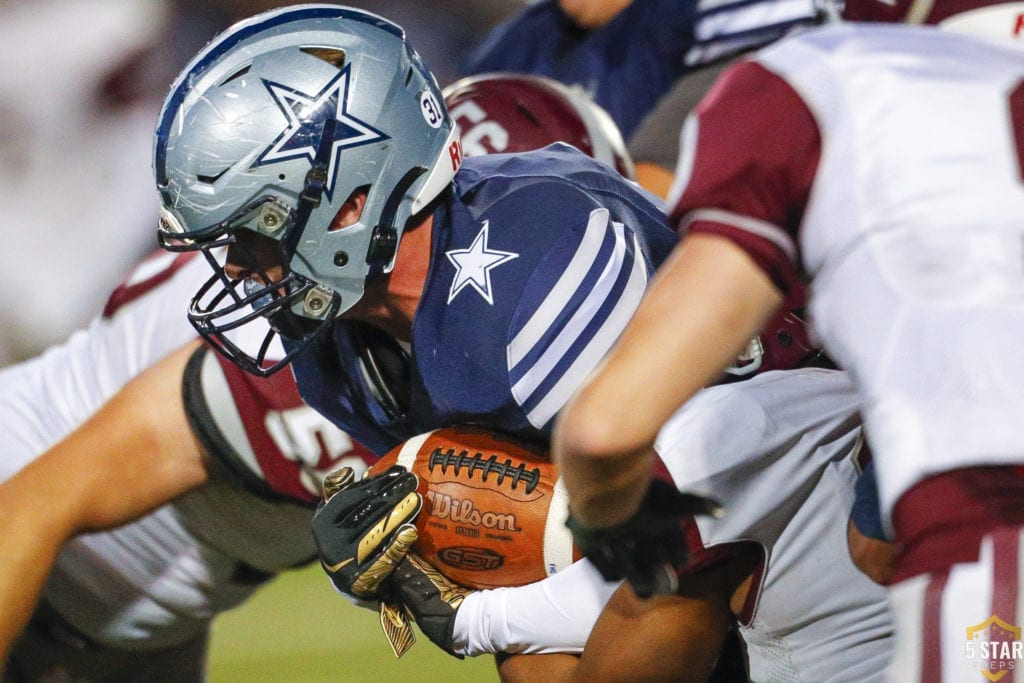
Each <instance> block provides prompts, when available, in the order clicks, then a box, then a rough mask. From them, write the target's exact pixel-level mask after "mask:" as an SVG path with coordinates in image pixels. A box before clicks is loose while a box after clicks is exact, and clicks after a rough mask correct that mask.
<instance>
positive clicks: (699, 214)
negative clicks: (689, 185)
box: [682, 209, 797, 263]
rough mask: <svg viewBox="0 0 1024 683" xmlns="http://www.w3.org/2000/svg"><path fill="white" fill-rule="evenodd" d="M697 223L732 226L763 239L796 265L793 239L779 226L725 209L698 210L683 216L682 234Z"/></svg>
mask: <svg viewBox="0 0 1024 683" xmlns="http://www.w3.org/2000/svg"><path fill="white" fill-rule="evenodd" d="M697 221H708V222H710V223H722V224H724V225H731V226H733V227H735V228H739V229H740V230H744V231H746V232H749V233H751V234H753V235H758V236H759V237H763V238H765V239H766V240H768V241H770V242H772V243H773V244H775V246H777V247H778V248H779V249H781V250H782V251H783V252H784V253H785V254H786V256H787V257H788V258H789V260H790V261H792V262H794V263H796V259H797V256H796V244H795V243H794V242H793V238H792V237H790V236H789V235H788V234H787V233H786V231H785V230H783V229H782V228H780V227H779V226H777V225H772V224H771V223H767V222H765V221H762V220H759V219H757V218H751V217H750V216H744V215H742V214H738V213H733V212H732V211H725V210H723V209H698V210H696V211H691V212H690V213H688V214H686V215H685V216H683V230H682V232H684V233H685V232H686V231H687V229H689V227H690V223H695V222H697Z"/></svg>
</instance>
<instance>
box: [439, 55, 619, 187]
mask: <svg viewBox="0 0 1024 683" xmlns="http://www.w3.org/2000/svg"><path fill="white" fill-rule="evenodd" d="M443 94H444V101H445V104H446V105H447V106H448V113H449V114H450V115H451V117H452V118H453V119H454V120H455V124H456V125H457V126H458V127H459V129H460V131H461V133H462V151H463V153H464V154H465V155H466V156H479V155H483V154H493V153H497V152H527V151H529V150H532V149H539V148H541V147H545V146H547V145H550V144H551V143H553V142H566V143H569V144H570V145H572V146H573V147H576V148H577V149H578V150H580V151H581V152H583V153H584V154H587V155H589V156H592V157H594V158H595V159H597V160H598V161H602V162H604V163H606V164H608V165H609V166H611V167H612V168H614V169H615V170H617V171H618V172H619V173H621V174H622V175H623V176H625V177H627V178H629V179H630V180H635V179H636V172H635V170H634V169H633V160H632V159H631V158H630V156H629V153H628V152H627V151H626V144H625V143H624V142H623V140H622V134H621V133H620V132H619V129H618V126H616V125H615V122H614V121H612V118H611V116H609V115H608V112H606V111H605V110H604V109H602V108H601V107H600V106H599V105H598V104H596V103H595V102H594V101H593V100H591V99H590V98H589V97H588V96H587V95H585V94H583V93H581V92H578V91H576V90H574V89H572V88H569V87H568V86H566V85H563V84H561V83H559V82H558V81H554V80H552V79H550V78H544V77H542V76H533V75H526V74H513V73H488V74H480V75H477V76H469V77H468V78H463V79H462V80H459V81H456V82H455V83H452V84H451V85H449V86H448V87H447V88H445V89H444V93H443Z"/></svg>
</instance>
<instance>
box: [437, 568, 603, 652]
mask: <svg viewBox="0 0 1024 683" xmlns="http://www.w3.org/2000/svg"><path fill="white" fill-rule="evenodd" d="M619 584H620V582H618V581H614V582H609V581H605V580H604V579H603V578H602V577H601V575H600V574H599V573H598V571H597V570H596V569H595V568H594V566H593V565H592V564H590V562H589V561H587V560H580V561H579V562H576V563H574V564H572V565H570V566H568V567H566V568H565V569H563V570H562V571H560V572H558V573H557V574H555V575H554V576H551V577H548V578H547V579H544V580H543V581H537V582H536V583H531V584H527V585H525V586H519V587H516V588H494V589H491V590H482V591H477V592H475V593H471V594H470V595H469V596H467V597H466V600H465V601H464V602H463V603H462V605H461V606H460V607H459V611H458V612H457V613H456V616H455V633H454V645H455V649H456V651H457V652H459V653H460V654H464V655H467V656H476V655H482V654H494V653H497V652H510V653H523V654H544V653H550V652H571V653H579V652H582V651H583V646H584V645H585V644H586V642H587V638H588V637H589V636H590V629H591V628H593V626H594V622H595V621H597V617H598V615H599V614H600V613H601V610H602V609H603V608H604V605H605V603H606V602H608V599H609V598H610V597H611V595H612V593H614V592H615V589H616V588H618V587H619Z"/></svg>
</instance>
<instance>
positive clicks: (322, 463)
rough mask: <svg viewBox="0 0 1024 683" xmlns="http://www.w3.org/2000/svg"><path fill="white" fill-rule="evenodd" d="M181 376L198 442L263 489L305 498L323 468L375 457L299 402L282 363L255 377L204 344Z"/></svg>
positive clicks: (313, 494)
mask: <svg viewBox="0 0 1024 683" xmlns="http://www.w3.org/2000/svg"><path fill="white" fill-rule="evenodd" d="M183 383H184V384H183V391H184V396H185V406H186V412H187V414H188V418H189V422H190V424H191V427H192V429H193V431H194V432H195V433H196V435H197V436H198V437H199V438H200V440H201V441H202V443H203V446H204V448H205V449H206V450H207V452H208V453H209V454H210V455H211V457H213V458H214V459H215V461H217V462H218V463H219V464H221V465H222V466H224V468H225V469H226V470H227V471H229V472H230V473H232V474H233V475H234V476H235V477H237V478H238V479H239V480H240V481H241V482H242V483H243V484H244V485H245V486H246V487H247V488H248V489H250V490H251V491H252V492H254V493H256V494H258V495H261V496H263V497H266V498H269V499H272V500H280V499H285V500H291V501H295V502H301V503H307V504H311V503H313V502H315V501H316V500H317V499H318V497H319V495H320V484H321V482H322V480H323V477H324V476H325V475H326V474H327V473H329V472H330V471H332V470H334V469H337V468H338V467H340V466H342V465H350V466H352V467H353V468H354V469H356V470H357V471H361V470H362V469H363V468H364V467H365V466H366V465H367V464H368V463H369V462H372V461H373V460H374V459H375V458H374V456H373V455H372V454H371V453H370V452H369V450H368V449H366V448H365V447H364V446H362V445H361V444H359V443H356V442H355V441H353V440H352V438H351V437H349V435H348V434H346V433H345V432H343V431H342V430H340V429H338V428H337V427H336V426H334V424H332V423H331V422H330V421H329V420H327V419H326V418H325V417H323V416H322V415H320V414H319V413H317V412H316V411H314V410H313V409H312V408H310V407H309V406H308V405H306V404H305V403H304V402H303V400H302V398H301V397H300V396H299V392H298V388H297V386H296V384H295V380H294V377H293V376H292V374H291V372H290V371H289V370H287V369H285V370H283V371H280V372H277V373H275V374H273V375H271V376H270V377H266V378H261V377H256V376H254V375H249V374H247V373H245V372H244V371H242V370H241V369H239V368H238V367H237V366H235V365H234V364H232V363H231V362H229V361H227V360H226V359H224V358H222V357H221V356H220V355H219V354H217V353H215V352H213V351H212V350H211V349H209V348H208V347H206V346H203V347H201V348H200V349H198V350H197V351H196V352H195V354H194V355H193V356H192V358H191V359H190V360H189V363H188V365H187V367H186V369H185V373H184V377H183Z"/></svg>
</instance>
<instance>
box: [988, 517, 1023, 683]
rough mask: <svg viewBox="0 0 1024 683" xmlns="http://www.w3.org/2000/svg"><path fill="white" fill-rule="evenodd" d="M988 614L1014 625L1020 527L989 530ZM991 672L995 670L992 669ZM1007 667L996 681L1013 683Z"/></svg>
mask: <svg viewBox="0 0 1024 683" xmlns="http://www.w3.org/2000/svg"><path fill="white" fill-rule="evenodd" d="M992 546H993V550H994V552H993V559H992V614H994V615H995V616H997V617H999V618H1000V619H1002V620H1003V621H1006V622H1008V623H1010V624H1014V625H1017V590H1018V589H1017V580H1018V578H1017V577H1018V575H1019V572H1020V567H1019V566H1018V559H1017V558H1018V557H1019V550H1020V529H1018V528H1004V529H998V530H997V531H994V532H993V533H992ZM990 670H992V671H999V669H996V668H993V669H990ZM1013 674H1014V671H1013V669H1010V670H1008V671H1007V672H1006V675H1005V676H1003V677H1002V678H1001V679H1000V683H1013V680H1014V676H1013Z"/></svg>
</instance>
